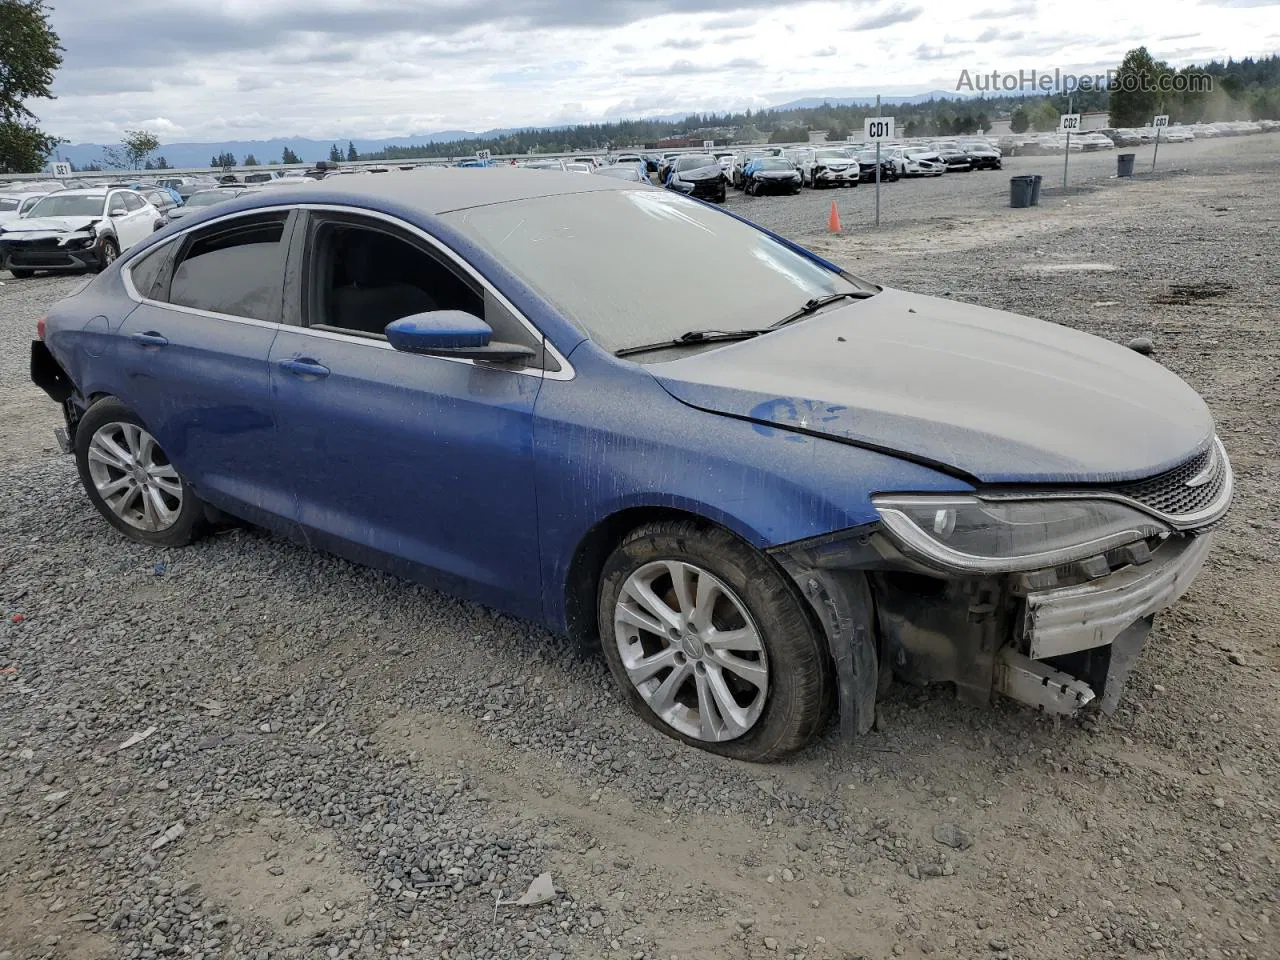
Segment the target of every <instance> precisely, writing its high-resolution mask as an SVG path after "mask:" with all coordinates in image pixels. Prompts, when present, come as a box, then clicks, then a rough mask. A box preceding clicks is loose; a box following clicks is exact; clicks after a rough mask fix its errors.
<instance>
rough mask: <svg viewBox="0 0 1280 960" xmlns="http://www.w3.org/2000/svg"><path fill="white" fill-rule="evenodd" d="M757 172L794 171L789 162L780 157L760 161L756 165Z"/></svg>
mask: <svg viewBox="0 0 1280 960" xmlns="http://www.w3.org/2000/svg"><path fill="white" fill-rule="evenodd" d="M756 168H757V169H759V170H791V169H794V168H793V166H792V164H791V161H790V160H783V159H782V158H781V157H769V158H768V159H767V160H760V161H758V162H757V163H756Z"/></svg>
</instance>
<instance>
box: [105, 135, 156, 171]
mask: <svg viewBox="0 0 1280 960" xmlns="http://www.w3.org/2000/svg"><path fill="white" fill-rule="evenodd" d="M159 147H160V138H159V137H157V136H156V135H155V134H154V133H151V132H150V131H148V130H126V131H125V132H124V136H123V137H121V138H120V146H118V147H106V148H105V149H103V151H102V159H103V162H104V163H106V165H107V166H108V167H114V168H115V169H117V170H142V169H144V167H145V166H146V162H147V157H149V156H150V155H151V154H153V153H155V152H156V150H158V149H159Z"/></svg>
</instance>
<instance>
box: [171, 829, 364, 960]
mask: <svg viewBox="0 0 1280 960" xmlns="http://www.w3.org/2000/svg"><path fill="white" fill-rule="evenodd" d="M207 839H208V842H205V843H200V844H198V845H196V846H195V847H194V849H193V850H192V852H191V853H190V854H188V855H187V856H185V857H183V858H182V859H180V860H178V861H176V872H177V875H178V877H180V879H181V880H186V881H194V882H196V883H198V884H199V888H198V889H199V896H200V897H203V898H208V899H211V900H213V901H214V902H216V903H218V904H223V905H225V907H226V909H227V910H228V911H229V912H230V913H231V914H233V915H234V916H235V918H236V920H238V921H239V922H241V923H249V922H253V921H259V922H262V923H265V924H267V925H269V926H270V927H271V928H272V929H273V930H275V931H277V932H279V933H281V934H286V933H287V934H288V936H289V937H290V938H291V939H302V938H311V937H314V936H315V935H316V934H319V933H321V932H324V931H340V930H346V929H350V928H352V927H354V926H357V925H358V924H359V923H360V922H361V921H363V919H364V917H363V908H364V906H365V903H366V900H367V897H368V893H369V891H368V888H367V887H366V886H365V884H364V882H363V881H362V880H361V879H360V877H359V876H358V875H357V874H355V873H354V872H352V871H351V870H349V869H348V868H347V866H346V865H345V864H344V863H343V857H342V854H341V852H340V850H339V849H338V844H337V841H336V839H335V838H334V836H333V835H332V833H330V832H329V831H327V830H321V829H312V828H309V827H305V826H304V825H303V824H300V823H297V822H295V821H293V820H289V819H287V818H284V817H270V816H268V817H264V818H263V819H261V820H258V821H257V822H256V823H249V824H246V825H243V826H229V825H223V826H221V827H215V828H214V829H213V831H212V832H211V834H210V835H209V836H208V838H207Z"/></svg>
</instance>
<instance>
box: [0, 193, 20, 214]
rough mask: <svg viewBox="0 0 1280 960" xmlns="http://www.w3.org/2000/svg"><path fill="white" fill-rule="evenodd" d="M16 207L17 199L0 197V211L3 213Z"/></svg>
mask: <svg viewBox="0 0 1280 960" xmlns="http://www.w3.org/2000/svg"><path fill="white" fill-rule="evenodd" d="M17 209H18V201H17V200H14V199H11V198H10V197H0V213H3V212H5V211H7V210H17Z"/></svg>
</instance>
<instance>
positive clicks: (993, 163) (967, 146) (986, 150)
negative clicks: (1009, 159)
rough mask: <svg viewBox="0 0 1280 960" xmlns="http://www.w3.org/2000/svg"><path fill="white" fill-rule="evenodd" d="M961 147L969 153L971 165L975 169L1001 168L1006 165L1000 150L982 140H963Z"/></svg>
mask: <svg viewBox="0 0 1280 960" xmlns="http://www.w3.org/2000/svg"><path fill="white" fill-rule="evenodd" d="M960 149H961V150H963V151H964V152H965V153H966V154H968V155H969V165H970V168H971V169H973V170H999V169H1000V168H1001V167H1002V166H1004V159H1003V157H1002V156H1001V154H1000V151H999V150H997V149H996V148H995V147H993V146H991V144H989V143H983V142H982V141H981V140H962V141H960Z"/></svg>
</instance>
